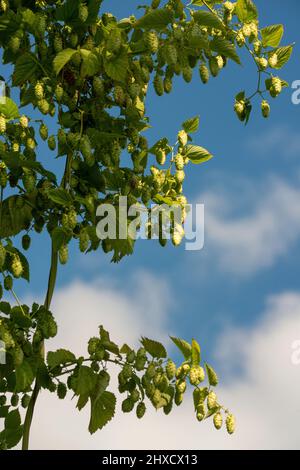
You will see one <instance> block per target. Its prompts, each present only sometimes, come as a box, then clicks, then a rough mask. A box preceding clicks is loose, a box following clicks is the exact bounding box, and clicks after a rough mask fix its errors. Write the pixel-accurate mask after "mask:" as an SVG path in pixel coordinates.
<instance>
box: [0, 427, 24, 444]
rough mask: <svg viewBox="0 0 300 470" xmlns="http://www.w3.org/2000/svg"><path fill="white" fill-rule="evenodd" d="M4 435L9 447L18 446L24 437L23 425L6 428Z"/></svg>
mask: <svg viewBox="0 0 300 470" xmlns="http://www.w3.org/2000/svg"><path fill="white" fill-rule="evenodd" d="M1 434H2V433H1ZM3 437H4V440H5V443H6V447H7V449H13V448H14V447H16V445H17V444H19V442H20V440H21V439H22V437H23V426H19V427H17V428H14V429H11V428H8V429H5V430H4V431H3Z"/></svg>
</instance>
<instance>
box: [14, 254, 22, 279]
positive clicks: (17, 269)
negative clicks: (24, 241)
mask: <svg viewBox="0 0 300 470" xmlns="http://www.w3.org/2000/svg"><path fill="white" fill-rule="evenodd" d="M11 271H12V274H13V276H14V277H15V278H16V279H18V278H20V277H21V276H22V274H23V266H22V263H21V260H20V258H19V256H17V255H15V256H14V257H13V260H12V263H11Z"/></svg>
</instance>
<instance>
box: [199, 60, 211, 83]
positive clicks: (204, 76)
mask: <svg viewBox="0 0 300 470" xmlns="http://www.w3.org/2000/svg"><path fill="white" fill-rule="evenodd" d="M199 74H200V78H201V81H202V83H204V85H205V84H206V83H207V82H208V81H209V70H208V68H207V67H206V65H205V64H201V65H200V68H199Z"/></svg>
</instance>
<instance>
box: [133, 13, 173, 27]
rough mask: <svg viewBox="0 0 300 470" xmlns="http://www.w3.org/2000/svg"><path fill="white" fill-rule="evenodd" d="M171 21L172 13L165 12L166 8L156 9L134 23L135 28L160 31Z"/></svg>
mask: <svg viewBox="0 0 300 470" xmlns="http://www.w3.org/2000/svg"><path fill="white" fill-rule="evenodd" d="M172 20H173V12H172V11H171V10H167V9H166V8H164V9H157V10H153V11H150V12H149V13H146V14H145V15H144V16H142V18H140V19H139V20H138V21H137V22H136V23H135V27H136V28H143V29H156V30H157V31H160V30H162V29H165V28H166V27H167V26H168V24H170V23H171V22H172Z"/></svg>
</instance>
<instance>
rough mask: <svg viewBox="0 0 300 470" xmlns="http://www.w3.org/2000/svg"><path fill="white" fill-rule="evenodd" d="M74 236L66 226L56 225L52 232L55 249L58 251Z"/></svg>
mask: <svg viewBox="0 0 300 470" xmlns="http://www.w3.org/2000/svg"><path fill="white" fill-rule="evenodd" d="M71 237H72V234H71V233H69V232H67V231H66V230H65V229H64V228H62V227H56V228H55V229H54V230H53V231H52V232H51V238H52V242H53V249H54V250H55V251H58V250H59V249H60V247H62V246H63V245H66V244H67V243H69V241H70V239H71Z"/></svg>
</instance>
